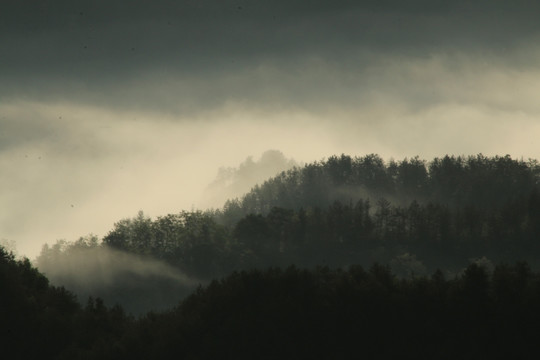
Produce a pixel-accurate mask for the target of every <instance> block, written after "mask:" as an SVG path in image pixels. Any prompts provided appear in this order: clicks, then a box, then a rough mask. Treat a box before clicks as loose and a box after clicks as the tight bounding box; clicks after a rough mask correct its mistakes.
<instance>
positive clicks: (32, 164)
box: [0, 1, 540, 258]
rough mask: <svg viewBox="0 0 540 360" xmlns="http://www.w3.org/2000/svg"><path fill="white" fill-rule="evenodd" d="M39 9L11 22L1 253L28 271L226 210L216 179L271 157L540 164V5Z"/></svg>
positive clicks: (2, 45)
mask: <svg viewBox="0 0 540 360" xmlns="http://www.w3.org/2000/svg"><path fill="white" fill-rule="evenodd" d="M29 3H30V5H28V7H29V9H30V10H28V9H23V8H22V6H20V4H19V2H16V1H7V2H6V5H5V6H2V7H3V8H4V9H1V10H0V24H2V25H0V54H1V55H0V84H1V86H0V87H1V89H0V168H1V169H2V171H1V173H0V186H1V189H2V192H1V193H0V209H1V210H0V239H4V240H8V241H14V242H15V243H16V247H17V252H18V253H19V254H21V255H26V256H28V257H29V258H34V257H35V256H36V255H37V254H38V253H39V251H40V249H41V246H42V245H43V244H44V243H54V242H55V241H56V240H57V239H67V240H74V239H76V238H78V237H79V236H82V235H86V234H89V233H94V234H96V235H98V236H100V237H101V236H104V235H106V234H107V232H108V231H109V230H111V228H112V227H113V224H114V223H115V222H117V221H118V220H120V219H122V218H126V217H132V216H134V215H136V214H137V212H138V211H139V210H143V211H144V213H145V214H147V215H149V216H152V217H155V216H159V215H165V214H167V213H176V212H179V211H181V210H190V209H204V208H207V207H220V206H222V205H223V203H222V200H223V199H222V198H221V197H218V198H216V199H215V201H212V199H208V196H205V190H206V189H207V187H208V185H209V184H210V183H212V181H213V180H214V179H215V178H216V175H217V174H218V170H219V168H221V167H238V166H239V164H241V163H242V162H243V161H244V160H245V159H246V158H247V157H249V156H252V157H253V160H255V161H258V159H260V157H261V155H262V154H263V153H264V152H265V151H267V150H279V151H281V152H282V153H283V154H284V156H285V157H286V158H287V159H294V161H296V162H297V163H298V164H301V163H309V162H312V161H317V160H321V159H323V158H328V157H329V156H331V155H334V154H341V153H346V154H349V155H351V156H355V155H358V156H362V155H365V154H369V153H376V154H379V155H380V156H381V157H382V158H384V159H385V160H389V159H391V158H394V159H403V158H405V157H412V156H415V155H419V156H420V157H421V158H424V159H426V160H430V159H432V158H434V157H438V156H439V157H440V156H444V155H445V154H455V155H461V154H465V155H474V154H478V153H483V154H485V155H506V154H510V155H511V156H512V157H514V158H524V159H527V158H538V157H539V155H540V142H539V141H538V139H539V138H540V102H539V101H538V94H539V93H540V46H538V44H539V42H538V40H540V37H539V35H540V31H539V30H540V25H539V22H538V18H537V17H535V16H533V15H532V14H534V11H532V10H534V9H536V11H538V5H536V4H535V5H530V4H529V5H528V6H525V5H522V3H523V4H524V3H525V2H516V5H515V7H513V8H505V7H504V6H503V2H502V1H501V2H499V1H493V2H480V1H478V2H476V1H472V2H468V1H456V2H453V4H454V5H444V2H440V5H436V4H432V2H429V4H432V5H430V6H423V5H421V4H420V3H422V2H415V4H416V3H418V4H420V5H418V6H412V5H411V6H410V7H408V6H406V5H403V4H404V3H405V2H401V1H388V2H384V5H380V6H376V5H374V3H373V2H368V1H366V2H363V1H359V2H347V1H336V2H323V1H317V2H308V1H292V2H290V3H289V2H284V1H279V2H263V3H264V4H260V3H261V2H259V1H241V2H238V4H237V3H236V2H232V1H202V2H178V3H176V2H168V1H157V2H152V5H149V4H150V2H148V3H147V2H142V1H135V2H133V4H132V5H131V4H130V6H129V8H125V9H124V6H113V5H111V4H113V3H115V4H116V3H117V2H115V1H112V2H100V1H98V2H90V1H88V2H82V3H81V5H79V4H77V5H76V4H75V3H79V2H73V3H72V2H59V4H60V3H62V4H63V5H54V6H53V5H51V6H49V7H48V6H46V5H43V6H41V5H40V4H38V3H40V2H38V1H30V2H29ZM426 3H427V2H426ZM424 5H426V4H424ZM531 7H533V8H534V9H532V10H531ZM253 185H254V184H253ZM247 190H249V189H246V191H247Z"/></svg>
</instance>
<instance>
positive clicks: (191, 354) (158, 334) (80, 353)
mask: <svg viewBox="0 0 540 360" xmlns="http://www.w3.org/2000/svg"><path fill="white" fill-rule="evenodd" d="M0 292H1V294H2V296H1V297H0V324H1V325H0V329H1V335H2V336H0V345H1V346H2V347H3V348H4V349H7V348H10V349H16V351H17V356H18V358H40V359H170V358H172V357H175V358H185V359H216V358H221V359H253V358H261V359H271V358H272V359H274V358H287V359H289V358H290V359H292V358H295V359H298V358H336V359H349V358H353V357H354V358H358V357H362V356H365V357H368V358H370V359H394V358H396V357H398V356H414V357H415V358H418V359H433V358H452V359H454V358H470V359H472V358H495V359H507V358H522V359H534V358H536V357H537V356H538V355H539V354H540V348H539V347H538V345H537V338H538V336H540V330H539V329H540V328H539V327H538V326H537V324H538V323H539V322H540V305H539V304H540V274H539V273H536V272H533V271H531V269H530V268H529V266H528V265H527V264H526V263H516V264H515V265H507V264H499V265H497V266H496V267H495V268H494V269H493V270H491V271H488V270H487V268H486V267H483V266H479V265H477V264H471V265H469V266H468V267H467V268H466V269H465V270H464V271H463V273H462V274H461V275H460V276H457V277H454V278H450V279H448V278H446V277H445V276H444V275H443V273H442V272H441V271H436V272H434V273H433V274H431V275H429V276H422V277H416V278H408V279H399V278H397V277H396V276H394V275H393V274H392V272H391V271H390V269H389V268H388V267H387V266H382V265H379V264H374V265H372V266H371V267H370V268H369V269H367V270H366V269H364V268H363V267H361V266H358V265H355V266H351V267H348V268H347V269H343V270H340V269H337V270H332V269H330V268H328V267H316V268H314V269H313V270H302V269H299V268H297V267H294V266H291V267H288V268H286V269H279V268H271V269H268V270H251V271H241V272H234V273H232V274H230V275H229V276H227V277H225V278H222V279H220V280H214V281H212V282H211V283H210V284H208V285H207V286H204V287H199V288H198V289H197V291H195V292H194V293H193V294H192V295H190V296H188V297H187V298H185V299H184V300H183V301H182V302H180V303H179V304H178V305H177V306H175V307H174V308H172V309H170V310H167V311H162V312H160V313H155V312H151V313H148V314H146V315H144V316H141V317H139V318H137V319H135V318H133V317H131V316H128V315H126V314H125V312H124V311H123V309H122V307H120V306H114V307H107V306H106V305H105V304H104V303H103V300H102V299H100V298H97V299H96V298H89V299H88V300H87V302H86V305H85V306H82V305H80V303H78V302H77V301H76V300H75V296H74V295H73V294H72V293H70V292H69V291H67V290H65V289H64V288H57V287H54V286H51V285H50V284H49V283H48V280H47V279H46V278H45V277H44V276H43V275H42V274H41V273H39V271H37V269H35V268H33V267H32V266H31V264H30V263H29V261H28V260H16V259H15V258H14V256H13V255H12V254H10V253H8V252H7V251H5V250H4V249H3V248H0ZM413 354H414V355H413Z"/></svg>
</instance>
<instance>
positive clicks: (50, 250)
mask: <svg viewBox="0 0 540 360" xmlns="http://www.w3.org/2000/svg"><path fill="white" fill-rule="evenodd" d="M539 174H540V167H539V165H538V163H537V162H536V161H528V162H524V161H520V160H514V159H511V158H510V157H508V156H506V157H492V158H488V157H484V156H481V155H478V156H474V157H468V158H464V157H449V156H446V157H444V158H442V159H434V160H433V161H431V162H426V161H422V160H420V159H418V158H415V159H412V160H403V161H399V162H396V161H390V162H388V163H385V162H384V161H382V159H381V158H379V157H378V156H376V155H368V156H365V157H360V158H351V157H348V156H345V155H342V156H340V157H331V158H329V159H328V160H327V161H323V162H317V163H313V164H309V165H306V166H305V167H303V168H297V169H294V170H291V171H288V172H284V173H281V174H280V175H278V176H277V177H274V178H272V179H269V180H268V181H266V182H265V183H264V184H262V185H261V186H257V187H255V188H253V190H252V191H251V192H250V193H248V194H246V196H244V197H243V198H242V199H240V200H232V201H229V202H228V203H227V204H226V206H225V207H224V208H223V209H220V210H217V211H205V212H202V211H191V212H186V211H183V212H180V213H177V214H168V215H163V216H158V217H157V218H155V219H151V218H149V217H148V216H146V215H145V214H144V213H143V212H142V211H141V212H139V214H138V215H137V216H136V217H133V218H126V219H122V220H120V221H118V222H117V223H116V224H115V225H114V227H113V229H111V231H110V232H109V233H108V234H107V235H106V236H105V237H104V238H103V241H102V242H101V243H100V242H99V241H97V240H95V239H94V240H92V239H91V238H81V239H80V240H78V241H77V242H75V243H71V244H70V243H66V242H64V243H58V244H56V245H54V246H52V247H49V246H45V247H44V249H43V251H42V253H41V255H40V257H39V258H38V259H37V260H38V261H37V264H38V266H39V268H40V269H41V270H42V271H44V272H45V273H46V274H47V275H48V276H50V277H51V280H52V281H53V283H60V284H63V285H65V286H67V287H68V288H72V289H77V288H81V282H82V284H88V279H92V280H94V279H95V278H98V277H97V276H92V274H102V273H104V272H105V275H107V274H108V275H109V276H106V277H103V278H104V280H103V281H104V283H105V284H106V286H102V287H101V288H100V286H101V285H100V283H95V284H94V285H95V286H94V293H97V294H98V295H100V296H103V297H104V298H106V299H111V300H112V301H113V302H114V301H120V302H123V303H124V304H127V303H125V301H126V300H125V299H126V298H127V301H130V300H129V299H130V298H134V297H129V296H128V297H126V296H124V297H123V298H122V297H120V296H119V295H118V291H117V289H118V287H117V285H113V286H111V281H110V279H111V278H112V276H110V274H114V279H115V280H114V283H115V284H116V282H118V283H119V284H122V286H125V285H126V284H130V286H131V288H129V291H130V293H137V294H140V292H136V291H135V289H136V288H140V289H142V288H147V287H146V286H143V285H141V282H140V281H143V282H144V281H145V280H144V276H143V275H142V274H140V272H137V271H136V270H134V268H133V267H132V266H131V265H129V264H131V263H132V262H133V261H135V263H137V264H141V263H142V261H144V262H146V261H147V260H151V261H156V260H157V261H160V262H163V263H166V264H168V266H172V268H173V269H175V271H179V272H180V273H182V274H186V275H187V276H188V277H189V278H192V279H196V280H197V281H202V282H205V281H210V280H211V279H215V278H219V277H222V276H226V275H227V274H230V273H231V272H233V271H241V270H248V269H253V268H268V267H282V268H284V267H287V266H290V265H291V264H294V265H296V266H298V267H301V268H314V267H315V266H318V265H323V266H329V267H331V268H340V267H341V268H346V267H347V266H349V265H362V266H366V267H368V266H371V265H372V264H373V263H375V262H379V263H383V264H388V265H389V266H390V267H391V269H392V271H393V272H394V273H395V274H396V275H398V276H401V277H411V276H412V277H414V276H425V275H428V274H430V273H432V272H433V271H435V270H436V269H441V270H442V271H443V272H445V273H446V274H448V275H449V276H454V275H455V274H459V273H460V272H461V271H462V270H463V269H464V268H465V267H467V266H468V265H469V264H470V263H481V264H483V265H485V266H488V267H489V268H492V267H493V266H494V265H496V264H499V263H501V262H506V263H513V262H515V261H526V262H528V263H529V264H530V266H531V267H532V268H533V269H535V270H538V269H540V185H539ZM90 240H92V241H90ZM107 249H109V250H111V251H112V250H114V252H111V251H108V250H107ZM118 251H120V252H121V253H124V254H126V253H127V254H129V255H133V256H136V257H137V258H135V259H134V260H133V261H132V260H129V261H128V259H130V258H127V257H125V256H123V257H122V258H119V257H118V256H119V255H114V256H113V255H110V254H118ZM75 254H77V256H75ZM103 254H109V255H110V256H109V255H108V257H107V259H109V260H110V261H109V260H108V262H104V261H103V256H104V255H103ZM88 259H94V260H92V261H91V262H90V261H88ZM120 259H122V261H120ZM61 264H74V265H75V266H72V267H71V268H70V267H67V266H66V267H65V268H62V269H60V270H59V265H61ZM82 264H85V267H84V268H85V273H84V274H82V275H80V276H79V277H77V276H76V274H78V273H81V271H82V268H83V266H82ZM86 264H89V265H88V266H86ZM92 264H97V265H99V266H100V268H99V269H98V270H97V271H94V270H93V268H92ZM105 264H107V265H106V266H105ZM123 264H125V266H123ZM121 265H122V266H121ZM104 266H105V267H107V269H109V270H110V271H107V270H105V271H104V269H103V267H104ZM145 266H147V265H145ZM156 266H157V265H151V266H149V267H148V268H149V269H150V268H151V269H155V270H153V273H152V274H153V275H152V276H154V280H153V281H152V284H153V287H152V291H151V293H152V295H153V297H152V298H151V299H145V300H144V301H142V302H143V304H142V305H140V306H139V305H137V306H135V305H134V307H133V309H138V310H137V311H140V309H143V310H144V309H145V306H147V305H144V304H146V303H149V304H155V303H156V301H155V300H156V298H159V299H167V298H166V297H164V296H162V294H166V292H167V291H169V290H170V289H171V287H170V281H171V280H172V281H176V280H174V279H177V278H179V277H180V278H181V277H182V276H183V275H178V274H175V271H173V270H170V269H169V270H167V271H163V269H164V268H162V267H161V266H157V267H156ZM137 267H139V266H137ZM113 270H114V272H113ZM159 277H162V278H161V279H160V280H158V279H159ZM126 279H127V280H126ZM159 284H163V286H164V287H163V288H158V287H157V286H154V285H158V286H160V285H159ZM185 284H186V285H185V286H183V287H179V288H178V289H175V293H178V294H185V293H186V291H188V290H189V289H190V288H191V285H190V283H189V282H186V283H185ZM167 289H169V290H167ZM100 290H101V291H100ZM83 294H86V293H84V292H83ZM136 298H137V299H141V300H143V297H142V295H141V296H139V295H138V296H137V297H136ZM169 300H170V299H169ZM161 304H162V305H161V308H162V307H163V306H167V304H171V303H167V302H161ZM146 309H147V307H146Z"/></svg>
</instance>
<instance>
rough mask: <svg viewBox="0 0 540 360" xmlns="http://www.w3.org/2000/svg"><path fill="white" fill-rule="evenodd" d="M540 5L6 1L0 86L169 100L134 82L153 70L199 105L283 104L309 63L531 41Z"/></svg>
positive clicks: (347, 63)
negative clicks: (245, 79) (261, 101)
mask: <svg viewBox="0 0 540 360" xmlns="http://www.w3.org/2000/svg"><path fill="white" fill-rule="evenodd" d="M539 10H540V5H538V4H537V2H532V1H530V2H529V1H513V2H505V1H453V2H449V1H412V2H411V1H407V2H404V1H397V0H392V1H264V2H262V1H229V0H225V1H209V0H206V1H194V0H193V1H166V0H160V1H152V2H146V1H85V2H73V1H25V2H21V1H4V2H2V9H1V11H0V14H1V15H0V24H1V25H0V31H1V35H0V36H1V39H2V41H1V42H0V53H1V54H2V56H1V58H0V66H1V67H0V69H1V70H0V81H2V83H4V84H5V86H3V87H2V90H0V91H1V93H0V94H1V95H2V96H3V97H4V98H6V97H9V98H11V97H18V96H27V97H30V98H38V99H66V98H67V99H72V100H73V99H78V98H84V101H86V102H95V103H103V104H107V103H108V102H115V103H116V104H117V105H118V102H120V103H122V102H125V103H126V104H129V103H133V102H134V101H137V100H138V99H141V98H148V97H149V99H150V101H148V103H154V104H157V106H159V107H164V106H165V107H167V106H172V105H173V103H174V102H173V101H169V100H167V99H166V98H167V96H165V97H163V96H162V94H161V93H160V92H159V91H157V92H156V91H152V89H149V88H148V87H147V85H148V84H147V83H144V84H143V83H141V79H146V78H153V79H154V80H152V81H160V82H162V83H161V84H154V85H155V88H157V87H159V88H161V89H167V87H168V86H169V88H170V90H171V91H176V92H178V93H179V94H178V95H179V96H178V97H179V98H184V99H187V100H185V102H186V103H190V104H193V103H196V99H201V98H204V101H203V103H204V106H206V107H208V106H210V107H212V106H213V104H212V103H208V100H209V99H211V100H212V101H214V102H215V104H214V105H216V106H217V105H220V104H222V103H223V102H224V101H227V99H230V98H240V99H244V98H247V99H248V100H250V101H255V102H257V100H258V99H259V98H263V99H265V101H266V102H267V101H268V100H274V101H277V102H280V101H285V102H286V101H287V99H288V98H290V96H289V97H287V95H288V94H285V96H277V95H276V94H278V93H280V91H281V90H285V91H286V90H287V89H288V88H290V87H289V83H290V82H292V88H293V89H295V90H310V89H312V88H313V84H309V83H308V84H307V86H306V85H305V84H304V83H302V85H301V86H300V87H301V89H297V87H296V84H295V82H294V80H290V79H291V78H294V77H295V75H296V73H297V72H298V71H299V70H302V69H304V67H305V66H306V62H309V61H311V60H312V59H319V60H320V61H322V62H324V63H325V67H326V68H327V69H338V70H339V71H347V72H351V73H357V72H361V71H363V69H364V68H366V67H369V65H372V64H374V63H375V64H376V63H377V62H378V61H379V60H380V59H381V58H384V57H388V56H395V55H402V56H413V57H425V56H429V55H430V54H431V53H433V52H438V51H445V50H451V49H460V50H464V49H465V50H467V51H474V52H478V51H488V52H494V53H496V54H500V53H504V52H505V51H506V52H507V51H508V49H509V48H513V47H515V46H518V45H519V44H523V43H524V42H527V41H531V40H532V39H535V37H536V36H537V35H538V30H539V29H540V25H539V22H538V21H537V19H538V17H537V15H538V14H540V12H539ZM261 66H267V67H268V68H269V69H270V71H274V72H277V73H278V74H277V77H276V80H275V81H274V83H272V79H271V78H269V79H266V78H264V79H261V81H262V82H263V83H264V89H262V90H261V88H262V86H261V83H257V82H256V81H255V80H256V79H257V77H256V76H255V80H253V76H252V75H253V73H256V75H257V74H261V70H260V67H261ZM327 69H324V70H323V71H326V70H327ZM231 74H239V76H240V77H242V76H244V77H248V78H249V79H251V80H250V82H251V83H245V82H243V80H241V81H238V79H236V78H233V79H231V78H230V76H231ZM260 76H268V77H271V76H272V73H270V74H268V73H264V72H263V73H262V75H260ZM310 76H311V74H310ZM170 78H174V79H176V81H177V83H176V84H174V86H171V84H168V83H167V80H168V79H170ZM267 80H269V81H267ZM320 80H321V82H320V83H318V84H316V85H318V86H321V85H323V84H325V81H324V79H320ZM253 91H255V92H253ZM162 92H163V91H162ZM296 92H297V93H298V91H296ZM308 92H309V91H308ZM141 93H142V94H141ZM269 93H270V94H269ZM328 93H330V92H327V93H322V94H321V95H327V94H328ZM205 95H206V96H205ZM268 95H270V96H268ZM316 95H317V94H309V95H308V96H309V97H311V96H313V97H316ZM269 98H270V99H269ZM300 100H301V99H300ZM306 100H308V101H313V99H311V98H309V99H306ZM316 101H320V99H316ZM192 106H195V107H199V106H202V105H192ZM185 107H187V105H186V106H185ZM182 110H186V109H184V108H183V109H182ZM188 110H189V109H188Z"/></svg>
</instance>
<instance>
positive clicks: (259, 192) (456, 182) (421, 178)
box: [222, 154, 540, 223]
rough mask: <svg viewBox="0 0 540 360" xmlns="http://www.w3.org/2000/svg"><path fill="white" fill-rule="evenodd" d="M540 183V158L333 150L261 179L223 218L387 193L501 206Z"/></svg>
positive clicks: (406, 199)
mask: <svg viewBox="0 0 540 360" xmlns="http://www.w3.org/2000/svg"><path fill="white" fill-rule="evenodd" d="M539 184H540V165H539V163H538V161H537V160H531V159H529V160H528V161H524V160H515V159H512V158H511V157H510V156H509V155H506V156H503V157H501V156H495V157H486V156H484V155H481V154H479V155H476V156H468V157H465V156H457V157H456V156H448V155H447V156H444V157H442V158H435V159H433V160H431V161H429V162H428V161H426V160H422V159H420V158H418V157H415V158H411V159H407V158H405V159H404V160H401V161H395V160H390V161H387V162H385V161H384V160H383V159H382V158H381V157H380V156H378V155H375V154H371V155H366V156H363V157H351V156H347V155H341V156H331V157H330V158H328V159H327V160H326V161H320V162H314V163H311V164H308V165H305V166H304V167H301V168H298V167H297V168H294V169H292V170H289V171H286V172H282V173H281V174H279V175H277V176H275V177H273V178H271V179H269V180H267V181H265V182H264V183H263V184H262V185H256V186H255V187H254V188H253V189H252V190H251V191H250V192H249V193H248V194H246V195H245V196H243V197H241V198H240V199H231V200H229V201H227V202H226V203H225V206H224V208H223V212H222V216H223V218H222V220H223V221H225V222H227V223H234V222H236V221H238V219H239V218H241V217H243V216H245V215H247V214H252V213H255V214H259V213H262V214H266V213H268V212H269V211H270V210H271V209H272V208H273V207H282V208H287V209H300V208H304V209H306V208H310V207H319V208H325V207H327V206H328V205H331V204H332V203H334V202H335V201H339V202H341V203H343V204H349V203H353V204H354V203H356V201H358V200H360V199H363V200H366V199H371V200H378V199H380V198H385V199H386V200H388V201H390V202H391V203H392V204H394V205H399V206H408V205H409V204H410V203H411V202H412V201H413V200H414V201H417V202H419V203H421V204H422V203H427V202H431V203H437V204H441V205H447V206H451V207H454V208H455V207H464V206H473V207H481V208H493V207H500V206H503V205H505V204H506V203H508V202H509V201H515V200H518V199H520V198H523V197H526V196H528V195H529V194H530V193H531V191H532V190H533V189H535V188H536V189H537V188H538V185H539Z"/></svg>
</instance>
